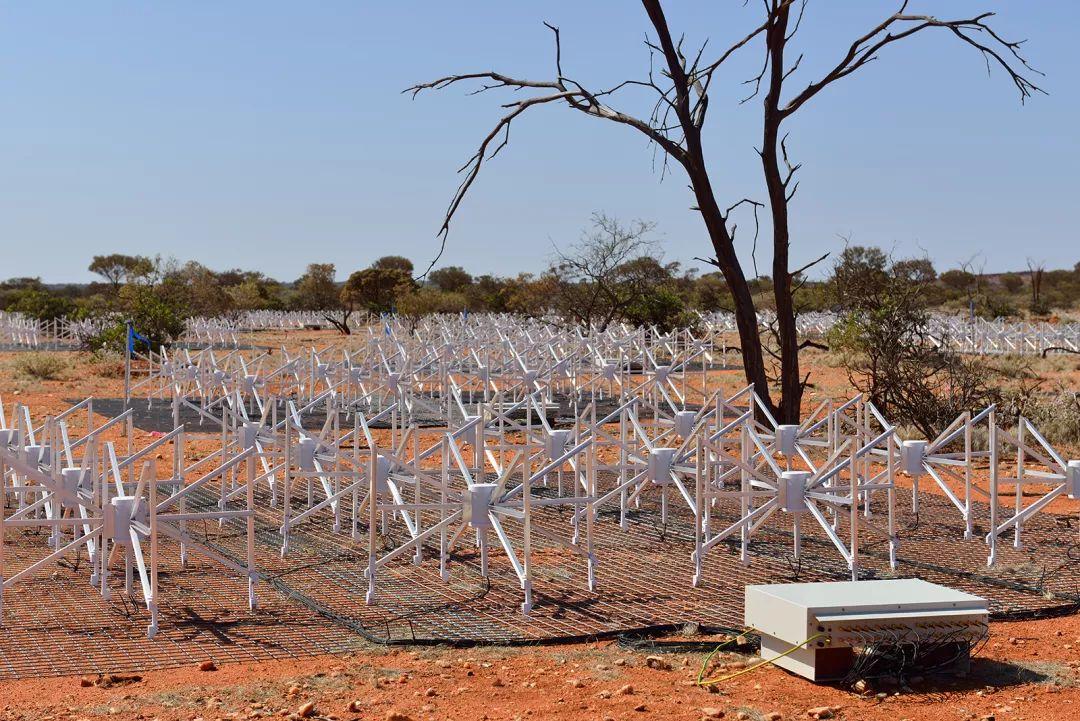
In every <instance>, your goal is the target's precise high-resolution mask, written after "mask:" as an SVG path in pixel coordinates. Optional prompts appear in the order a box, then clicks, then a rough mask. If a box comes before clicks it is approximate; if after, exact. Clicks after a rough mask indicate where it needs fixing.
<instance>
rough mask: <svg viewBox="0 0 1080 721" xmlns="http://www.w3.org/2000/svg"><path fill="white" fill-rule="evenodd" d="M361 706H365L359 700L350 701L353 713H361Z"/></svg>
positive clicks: (350, 708)
mask: <svg viewBox="0 0 1080 721" xmlns="http://www.w3.org/2000/svg"><path fill="white" fill-rule="evenodd" d="M361 708H363V707H362V706H361V705H360V702H359V701H350V702H349V710H350V711H352V712H353V713H360V709H361Z"/></svg>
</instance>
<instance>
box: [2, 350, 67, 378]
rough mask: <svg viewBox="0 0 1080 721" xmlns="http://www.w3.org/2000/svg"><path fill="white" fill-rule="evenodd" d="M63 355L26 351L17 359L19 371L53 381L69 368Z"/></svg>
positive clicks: (16, 363)
mask: <svg viewBox="0 0 1080 721" xmlns="http://www.w3.org/2000/svg"><path fill="white" fill-rule="evenodd" d="M67 367H68V363H67V361H66V360H64V358H63V357H61V356H58V355H54V354H51V353H26V354H24V355H21V356H19V357H18V359H17V360H16V361H15V368H16V370H18V371H19V373H21V374H23V375H25V376H29V377H30V378H34V379H36V380H39V381H51V380H55V379H57V378H59V377H60V374H61V373H63V372H64V371H65V370H67Z"/></svg>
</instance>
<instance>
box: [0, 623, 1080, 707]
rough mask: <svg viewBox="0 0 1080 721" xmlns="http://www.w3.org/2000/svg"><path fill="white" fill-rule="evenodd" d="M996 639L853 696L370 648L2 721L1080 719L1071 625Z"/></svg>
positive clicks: (605, 646)
mask: <svg viewBox="0 0 1080 721" xmlns="http://www.w3.org/2000/svg"><path fill="white" fill-rule="evenodd" d="M991 632H992V635H991V640H990V642H989V644H988V645H987V646H986V647H985V648H984V649H983V651H982V653H981V654H980V656H979V660H977V661H976V662H975V663H973V666H972V671H971V673H970V674H969V675H968V676H966V677H963V678H958V679H952V680H947V681H936V682H935V681H924V682H922V683H913V686H914V688H911V689H897V688H896V687H895V686H882V687H880V688H870V689H868V690H867V691H866V692H864V693H862V694H858V693H855V692H853V691H851V690H848V689H841V688H833V687H828V686H821V685H815V684H812V683H810V682H808V681H804V680H803V679H801V678H798V677H795V676H792V675H789V674H787V673H786V672H784V671H781V670H779V669H777V668H773V667H765V668H761V669H759V670H757V671H753V672H751V673H747V674H744V675H742V676H740V677H739V678H736V679H733V680H731V681H729V682H726V683H723V684H720V686H719V688H718V692H717V693H710V692H709V691H708V690H706V689H704V688H700V687H698V686H697V685H696V684H695V679H696V677H697V673H698V668H699V667H700V664H701V662H702V659H703V658H704V655H703V654H701V653H692V654H682V653H678V654H665V655H663V656H661V658H662V659H663V660H664V661H665V662H667V663H668V664H670V665H671V668H670V669H669V670H666V669H662V668H661V669H657V668H651V667H650V666H649V665H647V663H646V654H645V653H644V652H638V651H628V650H626V649H624V648H622V647H620V646H619V645H617V644H615V643H611V642H605V643H595V644H579V645H572V646H549V647H539V648H529V649H505V648H475V649H464V650H457V649H446V648H430V649H427V648H424V649H385V648H378V647H373V648H371V649H370V650H367V651H363V652H360V653H356V654H353V655H350V656H347V657H317V658H312V659H305V660H301V661H278V662H272V663H260V664H251V665H235V666H225V667H223V668H221V669H219V670H217V671H212V672H211V671H200V670H199V669H198V668H188V669H176V670H172V671H160V672H151V673H147V674H145V675H144V676H143V677H142V678H141V679H140V680H138V681H130V680H128V681H126V680H123V679H117V680H115V681H113V680H110V679H108V678H107V677H106V678H105V679H100V678H96V677H94V678H92V677H82V678H71V677H69V678H51V679H44V680H35V681H8V682H3V683H0V703H2V704H3V707H2V710H0V718H3V719H42V720H47V719H73V720H77V719H92V718H100V717H103V716H109V717H112V718H114V719H118V720H120V719H125V720H126V719H161V720H162V721H165V720H174V719H175V720H180V719H183V720H185V721H194V720H195V719H203V720H204V721H211V720H215V719H248V718H264V717H277V718H281V717H291V718H300V717H303V716H302V715H303V714H304V713H308V714H309V716H308V717H310V718H327V719H342V720H345V719H399V720H403V719H406V718H408V719H415V720H416V721H420V720H425V721H426V720H429V719H431V720H434V719H463V720H464V719H468V720H470V721H472V720H474V719H476V720H484V719H486V720H488V721H497V720H500V719H597V721H600V720H601V719H644V718H664V719H668V718H670V719H705V718H720V717H721V715H723V717H724V718H729V719H739V718H745V719H768V718H776V717H775V716H770V715H771V714H780V715H781V717H782V718H784V719H805V718H811V716H810V715H809V714H808V711H809V710H810V709H818V708H820V707H825V706H827V707H830V708H831V713H832V714H833V715H834V717H835V718H840V719H866V720H867V721H870V720H873V719H882V720H885V719H888V720H890V721H893V720H896V719H910V720H911V721H924V720H925V721H929V720H930V719H933V720H935V721H937V720H939V719H983V718H986V717H987V716H994V717H995V718H997V719H1016V720H1017V721H1021V720H1030V721H1041V720H1047V721H1049V720H1057V719H1070V718H1077V714H1078V709H1080V686H1078V683H1080V671H1078V670H1077V667H1078V666H1080V618H1078V617H1075V616H1074V617H1067V618H1061V619H1046V620H1040V621H1028V622H1017V623H994V624H992V626H991ZM1027 676H1030V677H1031V678H1032V679H1034V678H1039V680H1028V679H1026V677H1027ZM84 684H91V685H84ZM309 703H310V704H312V706H311V708H310V709H307V708H306V705H307V704H309ZM395 714H397V715H395ZM740 714H742V715H740Z"/></svg>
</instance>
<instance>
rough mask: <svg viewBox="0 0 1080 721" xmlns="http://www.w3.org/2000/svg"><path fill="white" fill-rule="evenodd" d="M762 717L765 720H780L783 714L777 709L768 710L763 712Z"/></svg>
mask: <svg viewBox="0 0 1080 721" xmlns="http://www.w3.org/2000/svg"><path fill="white" fill-rule="evenodd" d="M762 718H764V719H765V721H780V719H782V718H784V715H783V714H782V713H780V712H779V711H770V712H769V713H767V714H765V715H764V716H763V717H762Z"/></svg>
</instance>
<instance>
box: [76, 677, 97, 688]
mask: <svg viewBox="0 0 1080 721" xmlns="http://www.w3.org/2000/svg"><path fill="white" fill-rule="evenodd" d="M79 685H80V686H82V687H83V688H87V687H88V686H93V685H94V679H92V678H90V677H89V676H83V677H82V678H80V679H79Z"/></svg>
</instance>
